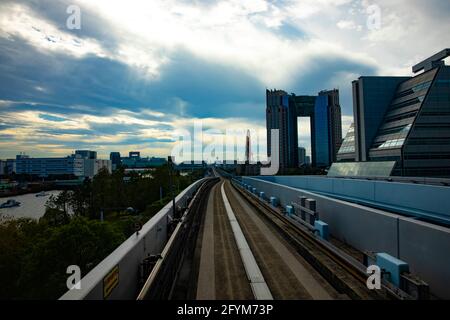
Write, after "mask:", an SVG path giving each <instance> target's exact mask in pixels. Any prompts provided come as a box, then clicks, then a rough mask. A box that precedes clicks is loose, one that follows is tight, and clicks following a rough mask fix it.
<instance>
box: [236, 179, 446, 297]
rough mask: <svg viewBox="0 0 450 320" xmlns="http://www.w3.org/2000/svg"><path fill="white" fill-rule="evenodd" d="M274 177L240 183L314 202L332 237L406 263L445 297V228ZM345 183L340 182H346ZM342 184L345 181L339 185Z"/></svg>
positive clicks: (283, 199) (283, 198)
mask: <svg viewBox="0 0 450 320" xmlns="http://www.w3.org/2000/svg"><path fill="white" fill-rule="evenodd" d="M274 178H275V177H266V178H264V180H263V179H259V178H250V177H243V178H242V181H243V182H244V183H246V184H249V185H251V186H253V187H255V188H256V189H257V190H258V192H260V191H263V192H265V194H266V197H271V196H275V197H277V198H278V199H279V201H280V204H281V205H282V206H286V205H289V204H291V202H292V201H295V202H297V203H298V202H299V197H300V196H306V197H308V198H312V199H314V200H316V203H317V210H318V212H319V217H320V219H321V220H323V221H325V222H326V223H328V224H329V228H330V234H331V235H332V236H333V237H335V238H337V239H339V240H341V241H343V242H345V243H348V244H350V245H351V246H353V247H354V248H356V249H358V250H360V251H373V252H387V253H389V254H391V255H392V256H395V257H397V258H399V259H402V260H404V261H406V262H408V263H409V264H410V268H411V270H412V271H413V272H414V273H416V274H417V275H419V276H420V277H421V278H422V279H423V280H424V281H426V282H427V283H428V284H429V285H430V289H431V292H432V293H433V294H435V295H437V296H438V297H440V298H445V299H450V229H449V228H445V227H440V226H436V225H434V224H430V223H426V222H421V221H417V220H414V219H411V218H407V217H404V216H401V215H396V214H391V213H388V212H384V211H381V210H377V209H372V208H368V207H365V206H360V205H356V204H352V203H348V202H345V201H340V200H337V199H333V198H330V197H327V196H323V195H319V194H317V193H314V192H311V191H306V190H302V189H298V188H293V187H289V186H285V185H282V184H277V183H273V182H270V181H267V180H272V179H273V180H274ZM276 178H284V177H276ZM317 179H320V178H314V179H313V180H314V182H313V184H314V185H315V186H318V185H320V188H322V189H323V188H331V187H330V185H329V184H330V181H329V179H327V178H325V179H324V178H322V179H323V180H324V181H318V180H317ZM280 180H281V181H283V179H280ZM353 182H356V185H357V186H358V187H355V189H358V188H360V192H361V193H364V192H368V190H370V188H372V187H374V185H373V184H370V183H369V184H365V183H359V182H360V181H353ZM369 182H370V181H369ZM308 183H309V184H310V183H311V180H310V179H301V180H300V181H299V182H295V181H293V180H291V184H292V185H297V186H299V185H303V186H305V185H308ZM348 183H349V182H348V181H346V182H343V184H346V185H347V184H348ZM332 184H334V187H339V186H340V185H342V183H341V182H340V181H337V182H336V181H335V182H332ZM346 187H348V185H347V186H344V188H346ZM355 192H357V191H355ZM439 196H440V195H439ZM443 206H445V204H444V205H443Z"/></svg>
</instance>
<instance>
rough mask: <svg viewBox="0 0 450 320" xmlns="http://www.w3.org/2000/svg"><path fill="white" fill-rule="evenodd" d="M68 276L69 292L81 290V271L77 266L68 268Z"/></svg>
mask: <svg viewBox="0 0 450 320" xmlns="http://www.w3.org/2000/svg"><path fill="white" fill-rule="evenodd" d="M66 273H67V274H70V276H69V277H68V278H67V281H66V285H67V289H69V290H81V269H80V267H79V266H77V265H71V266H68V267H67V271H66Z"/></svg>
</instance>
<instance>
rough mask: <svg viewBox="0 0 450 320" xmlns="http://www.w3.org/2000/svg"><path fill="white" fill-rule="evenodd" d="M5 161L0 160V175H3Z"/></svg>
mask: <svg viewBox="0 0 450 320" xmlns="http://www.w3.org/2000/svg"><path fill="white" fill-rule="evenodd" d="M5 168H6V161H3V160H0V176H4V175H5Z"/></svg>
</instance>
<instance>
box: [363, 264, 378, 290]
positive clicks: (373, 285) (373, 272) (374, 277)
mask: <svg viewBox="0 0 450 320" xmlns="http://www.w3.org/2000/svg"><path fill="white" fill-rule="evenodd" d="M367 274H369V277H368V278H367V282H366V285H367V288H368V289H369V290H380V289H381V268H380V267H379V266H376V265H372V266H369V267H367Z"/></svg>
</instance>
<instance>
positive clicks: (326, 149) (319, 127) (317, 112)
mask: <svg viewBox="0 0 450 320" xmlns="http://www.w3.org/2000/svg"><path fill="white" fill-rule="evenodd" d="M266 96H267V109H266V122H267V146H268V155H269V156H270V152H271V129H279V130H280V169H281V170H283V169H286V168H296V167H298V165H299V159H298V128H297V118H298V117H309V118H310V123H311V153H312V162H313V166H318V167H328V166H329V165H330V164H331V163H332V162H333V161H334V160H335V159H336V154H337V151H338V150H339V147H340V145H341V143H342V123H341V107H340V105H339V91H338V90H336V89H334V90H330V91H322V92H320V93H319V96H296V95H294V94H292V95H288V94H287V93H286V92H284V91H280V90H273V91H270V90H267V92H266Z"/></svg>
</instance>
